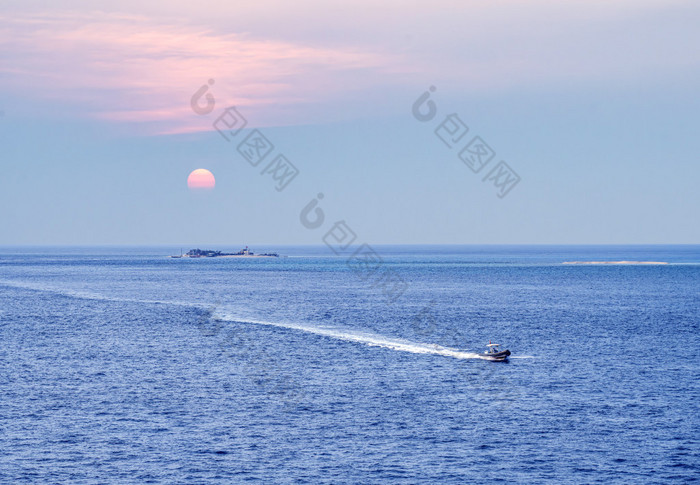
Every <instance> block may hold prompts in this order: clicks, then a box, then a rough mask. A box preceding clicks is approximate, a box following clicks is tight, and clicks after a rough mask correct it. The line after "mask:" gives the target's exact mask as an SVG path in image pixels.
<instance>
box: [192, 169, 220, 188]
mask: <svg viewBox="0 0 700 485" xmlns="http://www.w3.org/2000/svg"><path fill="white" fill-rule="evenodd" d="M215 185H216V179H215V178H214V174H213V173H211V172H210V171H209V170H207V169H206V168H198V169H197V170H194V171H193V172H192V173H191V174H190V176H189V177H187V186H188V187H189V188H190V190H211V189H213V188H214V186H215Z"/></svg>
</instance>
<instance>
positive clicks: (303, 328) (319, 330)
mask: <svg viewBox="0 0 700 485" xmlns="http://www.w3.org/2000/svg"><path fill="white" fill-rule="evenodd" d="M0 286H9V287H14V288H23V289H27V290H34V291H42V292H48V293H54V294H59V295H63V296H66V297H71V298H78V299H83V300H100V301H113V302H129V303H143V304H160V305H176V306H187V307H191V308H199V309H202V310H207V311H211V309H212V306H211V305H206V304H204V303H189V302H181V301H167V300H147V299H135V298H122V297H111V296H105V295H101V294H98V293H94V292H90V291H83V290H71V289H58V288H55V287H51V286H44V285H40V284H36V283H26V282H20V281H9V280H0ZM211 318H213V319H215V320H219V321H224V322H235V323H244V324H253V325H267V326H273V327H278V328H286V329H290V330H297V331H300V332H306V333H311V334H314V335H321V336H323V337H328V338H332V339H337V340H343V341H346V342H354V343H359V344H364V345H368V346H370V347H382V348H385V349H391V350H396V351H400V352H410V353H412V354H433V355H442V356H444V357H452V358H455V359H482V360H488V359H486V358H485V357H484V356H483V355H482V354H479V353H476V352H467V351H464V350H459V349H454V348H451V347H443V346H441V345H437V344H427V343H420V342H411V341H409V340H404V339H399V338H393V337H386V336H383V335H379V334H375V333H367V332H362V331H356V330H352V329H342V328H334V327H324V326H318V325H310V324H305V323H292V322H269V321H264V320H255V319H249V318H240V317H238V316H237V315H234V314H231V313H227V312H225V311H220V310H214V311H212V314H211Z"/></svg>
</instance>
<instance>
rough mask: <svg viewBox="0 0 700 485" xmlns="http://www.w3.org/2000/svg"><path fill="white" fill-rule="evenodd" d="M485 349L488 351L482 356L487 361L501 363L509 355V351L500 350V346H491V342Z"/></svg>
mask: <svg viewBox="0 0 700 485" xmlns="http://www.w3.org/2000/svg"><path fill="white" fill-rule="evenodd" d="M487 347H488V348H489V349H488V350H487V351H486V352H484V353H483V354H482V355H483V356H484V358H485V359H487V360H493V361H494V362H503V361H504V360H506V359H507V358H508V356H509V355H510V350H508V349H506V350H501V349H500V348H499V347H500V344H492V343H491V342H489V344H488V345H487Z"/></svg>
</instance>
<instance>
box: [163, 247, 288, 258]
mask: <svg viewBox="0 0 700 485" xmlns="http://www.w3.org/2000/svg"><path fill="white" fill-rule="evenodd" d="M170 257H171V258H233V257H250V258H278V257H279V254H277V253H261V254H255V253H254V252H253V251H251V250H250V249H248V246H246V247H245V248H244V249H241V250H240V251H238V252H237V253H224V252H222V251H214V250H211V249H199V248H197V249H190V250H189V251H187V252H186V253H185V254H180V255H179V256H170Z"/></svg>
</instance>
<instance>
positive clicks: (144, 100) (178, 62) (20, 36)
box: [0, 13, 396, 133]
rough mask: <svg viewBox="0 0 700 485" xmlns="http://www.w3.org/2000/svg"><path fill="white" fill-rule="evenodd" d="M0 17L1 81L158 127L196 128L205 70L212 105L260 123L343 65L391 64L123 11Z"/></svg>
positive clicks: (323, 87)
mask: <svg viewBox="0 0 700 485" xmlns="http://www.w3.org/2000/svg"><path fill="white" fill-rule="evenodd" d="M0 21H1V22H2V23H3V24H4V28H2V29H1V30H0V38H1V39H4V42H3V45H4V48H3V47H0V52H1V51H5V52H2V54H3V56H4V57H5V58H6V59H8V60H9V61H8V62H5V63H4V64H3V66H2V67H0V72H1V73H3V74H6V75H7V77H6V80H5V81H3V84H5V87H6V88H7V89H10V90H14V91H18V92H20V93H24V94H28V93H30V92H31V93H32V95H33V96H37V93H38V95H39V96H43V97H46V98H53V99H60V100H62V101H64V102H71V101H74V102H76V103H84V104H85V106H86V107H88V108H87V109H86V110H85V114H86V115H88V116H93V117H95V118H99V119H103V120H111V121H115V122H132V123H133V122H136V123H138V122H143V123H148V124H149V126H153V122H156V123H155V124H156V125H157V126H158V128H157V131H158V132H162V133H181V132H188V131H199V130H197V129H196V128H194V127H193V125H194V126H197V124H196V123H193V117H195V118H196V115H194V114H193V112H192V111H191V109H190V107H189V102H190V97H191V96H192V94H193V93H194V91H196V90H197V89H198V88H199V87H200V86H201V85H202V84H204V83H205V82H206V81H207V80H208V79H210V78H213V79H215V80H216V84H215V85H214V86H212V88H211V90H212V92H213V93H214V94H215V96H216V101H217V107H223V106H227V105H232V104H235V105H237V106H240V107H245V108H246V109H247V110H248V111H247V112H248V114H251V115H254V116H258V117H259V118H260V120H261V122H262V123H265V120H266V119H267V120H269V119H271V118H273V117H274V114H273V112H274V111H275V109H276V108H278V107H280V106H290V105H295V104H299V103H304V102H308V101H313V102H323V101H324V100H327V99H329V98H332V97H334V96H339V95H341V94H342V92H343V90H345V89H347V88H348V86H347V85H346V84H345V83H344V79H345V78H346V77H347V76H348V74H351V78H352V79H353V80H354V81H355V82H356V81H357V80H358V79H360V80H361V79H362V78H363V77H362V76H361V73H362V72H364V71H367V72H375V73H376V72H382V71H386V70H387V66H388V65H391V64H396V61H395V60H392V59H390V58H388V57H387V56H383V55H380V54H377V53H374V52H368V51H362V50H358V49H351V48H325V47H313V46H307V45H302V44H298V43H292V42H285V41H279V40H269V39H259V38H253V37H252V36H251V35H248V34H245V33H228V34H221V33H216V32H213V31H210V30H206V29H202V28H198V27H196V26H191V25H175V24H167V23H158V22H154V21H151V20H149V19H147V18H145V17H140V16H132V15H115V14H105V13H91V14H89V15H88V14H61V15H52V16H40V15H31V16H13V17H12V18H2V17H0ZM353 73H354V74H353ZM358 73H359V74H358ZM365 82H370V81H369V79H367V81H365ZM200 124H201V123H200ZM208 125H209V128H210V126H211V125H210V123H208Z"/></svg>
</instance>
